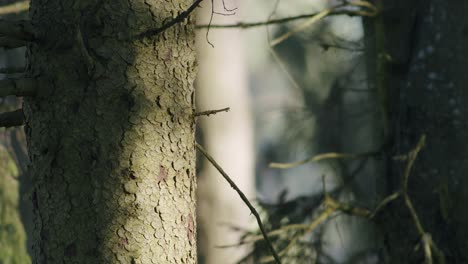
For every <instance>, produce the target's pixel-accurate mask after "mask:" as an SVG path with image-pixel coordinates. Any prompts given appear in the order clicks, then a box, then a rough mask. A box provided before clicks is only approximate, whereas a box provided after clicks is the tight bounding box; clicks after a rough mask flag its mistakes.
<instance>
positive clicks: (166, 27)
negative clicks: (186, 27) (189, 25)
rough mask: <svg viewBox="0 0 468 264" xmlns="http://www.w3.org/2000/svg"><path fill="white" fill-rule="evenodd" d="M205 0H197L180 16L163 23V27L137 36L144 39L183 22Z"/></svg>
mask: <svg viewBox="0 0 468 264" xmlns="http://www.w3.org/2000/svg"><path fill="white" fill-rule="evenodd" d="M202 1H203V0H195V1H194V2H193V4H192V5H191V6H190V7H189V8H187V10H185V11H183V12H182V13H180V14H179V15H178V16H176V17H175V18H174V19H171V20H170V21H169V22H167V23H165V24H163V25H162V26H161V27H159V28H157V29H151V30H148V31H146V32H143V33H141V34H139V35H138V36H137V38H138V39H143V38H149V37H152V36H154V35H157V34H159V33H161V32H164V31H165V30H167V29H169V28H170V27H172V26H174V25H175V24H177V23H181V22H183V21H184V20H185V19H186V18H188V17H189V16H190V14H191V13H192V12H193V11H194V10H195V8H197V7H198V5H199V4H200V3H201V2H202Z"/></svg>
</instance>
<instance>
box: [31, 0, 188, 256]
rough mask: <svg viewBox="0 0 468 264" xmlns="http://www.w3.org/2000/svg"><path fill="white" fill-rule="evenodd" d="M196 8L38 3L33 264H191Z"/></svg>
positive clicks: (118, 0)
mask: <svg viewBox="0 0 468 264" xmlns="http://www.w3.org/2000/svg"><path fill="white" fill-rule="evenodd" d="M190 4H192V1H185V0H174V1H170V2H161V1H143V0H128V1H127V0H113V1H72V0H55V1H46V0H33V1H32V2H31V12H30V13H31V20H32V23H33V24H34V25H35V26H37V29H38V35H39V36H42V38H41V39H40V41H38V42H37V44H33V45H30V46H29V49H28V53H29V65H30V68H29V69H28V74H29V76H30V77H33V78H36V79H37V80H38V83H39V84H40V89H39V93H38V94H37V96H36V97H35V98H31V99H28V100H26V102H25V104H24V112H25V115H26V119H27V124H26V132H27V137H28V147H29V154H30V158H31V162H32V164H31V173H32V175H33V180H34V182H35V183H34V184H35V188H34V192H33V194H32V198H33V204H34V210H35V216H36V232H35V241H36V242H35V248H34V250H35V256H34V257H35V260H34V262H35V263H145V264H146V263H195V262H196V233H195V230H196V224H195V218H196V217H195V191H196V182H195V152H194V118H193V93H194V91H193V85H192V84H193V81H194V77H195V70H196V65H195V53H194V30H193V21H192V20H189V22H183V23H181V24H177V25H174V26H173V27H171V28H170V29H168V30H166V31H165V32H163V33H160V34H158V35H155V36H152V37H149V38H144V39H143V40H142V39H138V38H137V37H136V35H138V34H140V33H142V32H145V31H147V30H149V29H155V28H158V27H160V26H161V25H162V23H163V21H164V22H167V21H168V20H169V19H171V18H172V17H174V16H175V14H177V13H180V12H182V11H184V10H185V9H187V8H188V6H189V5H190Z"/></svg>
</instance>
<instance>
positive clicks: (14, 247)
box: [0, 145, 31, 264]
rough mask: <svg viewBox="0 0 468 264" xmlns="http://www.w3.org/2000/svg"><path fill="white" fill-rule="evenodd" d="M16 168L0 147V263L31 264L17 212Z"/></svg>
mask: <svg viewBox="0 0 468 264" xmlns="http://www.w3.org/2000/svg"><path fill="white" fill-rule="evenodd" d="M18 194H19V186H18V168H17V167H16V164H15V161H14V160H13V159H12V158H11V157H10V155H8V152H7V151H6V149H5V148H4V147H3V146H1V145H0V263H10V264H25V263H31V260H30V258H29V255H28V253H27V250H26V234H25V232H24V228H23V225H22V223H21V220H20V216H19V212H18V203H19V195H18Z"/></svg>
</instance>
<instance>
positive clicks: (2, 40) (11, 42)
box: [0, 36, 27, 49]
mask: <svg viewBox="0 0 468 264" xmlns="http://www.w3.org/2000/svg"><path fill="white" fill-rule="evenodd" d="M26 44H27V42H26V41H24V40H19V39H14V38H10V37H4V36H0V47H1V48H4V49H15V48H19V47H23V46H26Z"/></svg>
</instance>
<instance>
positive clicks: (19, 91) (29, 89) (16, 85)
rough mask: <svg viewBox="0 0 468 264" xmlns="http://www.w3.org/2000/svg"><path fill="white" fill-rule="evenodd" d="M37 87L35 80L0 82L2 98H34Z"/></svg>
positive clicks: (7, 80)
mask: <svg viewBox="0 0 468 264" xmlns="http://www.w3.org/2000/svg"><path fill="white" fill-rule="evenodd" d="M36 90H37V85H36V80H34V79H28V78H25V79H6V80H0V97H4V96H8V95H16V96H34V95H35V94H36Z"/></svg>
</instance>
